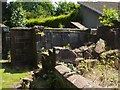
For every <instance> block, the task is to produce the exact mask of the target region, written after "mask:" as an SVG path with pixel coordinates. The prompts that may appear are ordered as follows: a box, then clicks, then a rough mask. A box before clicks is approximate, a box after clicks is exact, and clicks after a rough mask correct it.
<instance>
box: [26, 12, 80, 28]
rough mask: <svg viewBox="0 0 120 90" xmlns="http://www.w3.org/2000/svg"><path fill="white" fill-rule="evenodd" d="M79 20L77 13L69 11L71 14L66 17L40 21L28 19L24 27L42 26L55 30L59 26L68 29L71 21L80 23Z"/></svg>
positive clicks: (60, 16)
mask: <svg viewBox="0 0 120 90" xmlns="http://www.w3.org/2000/svg"><path fill="white" fill-rule="evenodd" d="M80 20H81V19H80V17H79V14H78V11H77V10H73V11H71V13H69V14H67V15H59V16H52V17H48V18H45V19H42V20H41V19H39V18H36V19H29V20H27V25H26V26H28V27H30V26H34V25H43V26H47V27H53V28H57V27H59V26H60V25H63V26H64V27H70V22H71V21H80Z"/></svg>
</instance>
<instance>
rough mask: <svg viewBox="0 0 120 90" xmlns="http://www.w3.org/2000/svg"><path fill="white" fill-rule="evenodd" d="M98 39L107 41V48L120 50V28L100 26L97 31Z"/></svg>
mask: <svg viewBox="0 0 120 90" xmlns="http://www.w3.org/2000/svg"><path fill="white" fill-rule="evenodd" d="M97 38H98V39H99V38H102V39H103V40H105V41H106V44H107V46H109V47H111V48H120V28H119V27H109V26H100V27H99V28H98V30H97Z"/></svg>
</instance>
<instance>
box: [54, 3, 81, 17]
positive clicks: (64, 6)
mask: <svg viewBox="0 0 120 90" xmlns="http://www.w3.org/2000/svg"><path fill="white" fill-rule="evenodd" d="M56 5H57V6H56V15H60V14H68V13H70V12H71V11H72V10H74V9H78V8H79V7H80V5H79V4H75V3H73V2H61V1H60V2H58V3H56Z"/></svg>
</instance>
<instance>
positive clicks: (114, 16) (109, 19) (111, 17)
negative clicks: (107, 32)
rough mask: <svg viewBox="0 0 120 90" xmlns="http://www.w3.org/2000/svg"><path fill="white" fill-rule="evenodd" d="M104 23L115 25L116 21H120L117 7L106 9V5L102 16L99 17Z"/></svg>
mask: <svg viewBox="0 0 120 90" xmlns="http://www.w3.org/2000/svg"><path fill="white" fill-rule="evenodd" d="M99 19H100V23H101V24H103V25H108V26H113V25H114V21H119V14H118V12H117V10H115V9H112V8H110V9H106V7H105V6H104V9H103V13H102V16H101V17H100V18H99Z"/></svg>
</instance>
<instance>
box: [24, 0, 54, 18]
mask: <svg viewBox="0 0 120 90" xmlns="http://www.w3.org/2000/svg"><path fill="white" fill-rule="evenodd" d="M22 6H23V9H24V10H26V15H27V19H30V18H39V17H41V18H43V17H49V16H51V15H54V5H53V4H52V3H51V2H50V1H49V0H48V2H22Z"/></svg>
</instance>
